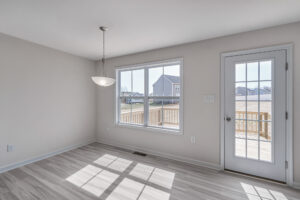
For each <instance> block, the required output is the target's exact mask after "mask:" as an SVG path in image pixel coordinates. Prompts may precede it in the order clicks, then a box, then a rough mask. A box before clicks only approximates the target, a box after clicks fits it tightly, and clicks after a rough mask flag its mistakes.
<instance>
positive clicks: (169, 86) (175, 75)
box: [154, 65, 180, 96]
mask: <svg viewBox="0 0 300 200" xmlns="http://www.w3.org/2000/svg"><path fill="white" fill-rule="evenodd" d="M163 72H164V76H163V81H164V82H163V85H159V84H156V85H155V86H154V87H158V88H159V87H163V88H164V91H163V95H164V96H180V66H179V65H172V66H167V67H164V71H163ZM154 90H156V88H154Z"/></svg>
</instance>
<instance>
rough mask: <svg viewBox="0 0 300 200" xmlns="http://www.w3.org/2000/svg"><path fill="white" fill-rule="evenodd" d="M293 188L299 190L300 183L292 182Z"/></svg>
mask: <svg viewBox="0 0 300 200" xmlns="http://www.w3.org/2000/svg"><path fill="white" fill-rule="evenodd" d="M293 187H294V188H296V189H300V182H296V181H294V184H293Z"/></svg>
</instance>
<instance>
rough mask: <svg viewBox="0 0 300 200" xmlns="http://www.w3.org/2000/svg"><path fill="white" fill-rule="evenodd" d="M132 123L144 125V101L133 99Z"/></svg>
mask: <svg viewBox="0 0 300 200" xmlns="http://www.w3.org/2000/svg"><path fill="white" fill-rule="evenodd" d="M131 108H132V110H131V123H132V124H139V125H142V124H144V99H135V98H132V99H131Z"/></svg>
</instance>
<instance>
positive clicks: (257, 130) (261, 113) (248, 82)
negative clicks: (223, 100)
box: [235, 60, 272, 162]
mask: <svg viewBox="0 0 300 200" xmlns="http://www.w3.org/2000/svg"><path fill="white" fill-rule="evenodd" d="M271 147H272V61H271V60H268V61H257V62H249V63H242V64H241V63H237V64H236V65H235V155H236V156H239V157H245V158H250V159H257V160H263V161H268V162H271V161H272V148H271Z"/></svg>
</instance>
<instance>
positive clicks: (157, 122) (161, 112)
mask: <svg viewBox="0 0 300 200" xmlns="http://www.w3.org/2000/svg"><path fill="white" fill-rule="evenodd" d="M246 114H247V123H246V120H245V119H246ZM131 117H132V119H131ZM236 119H241V120H236V124H235V131H236V132H245V131H246V124H247V133H250V134H257V133H258V132H259V134H260V136H262V137H265V138H266V139H270V134H269V132H270V131H271V123H270V122H268V121H270V120H271V115H270V114H269V113H267V112H260V113H258V112H247V113H246V112H245V111H236ZM120 121H121V122H122V123H133V124H144V111H133V112H132V113H130V112H126V113H122V114H121V116H120ZM163 123H164V124H165V125H175V126H178V125H179V109H178V108H168V107H165V108H163V109H162V108H153V109H150V110H149V125H153V126H161V125H162V124H163ZM259 129H260V131H258V130H259Z"/></svg>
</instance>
